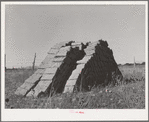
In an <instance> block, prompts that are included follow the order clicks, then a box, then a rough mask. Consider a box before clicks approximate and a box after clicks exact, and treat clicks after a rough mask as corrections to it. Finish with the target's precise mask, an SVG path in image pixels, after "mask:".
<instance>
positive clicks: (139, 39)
mask: <svg viewBox="0 0 149 122" xmlns="http://www.w3.org/2000/svg"><path fill="white" fill-rule="evenodd" d="M99 39H103V40H107V42H108V44H109V47H110V48H111V49H112V50H113V53H114V57H115V60H116V62H117V63H118V64H119V63H122V64H124V63H131V62H133V60H134V56H135V59H136V61H138V62H143V61H145V6H143V5H134V6H132V5H78V6H77V5H75V6H73V5H6V7H5V49H6V50H5V53H6V55H7V59H6V64H7V67H10V68H12V67H21V66H23V67H25V66H31V65H32V62H33V58H34V54H35V52H36V54H37V57H36V65H37V66H38V65H39V64H40V62H41V61H42V60H43V59H44V58H45V57H46V55H47V52H48V51H49V50H50V48H51V47H52V46H53V45H55V44H56V43H59V42H62V41H71V40H74V41H82V42H87V41H91V42H93V41H97V40H99Z"/></svg>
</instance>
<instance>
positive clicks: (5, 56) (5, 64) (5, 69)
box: [5, 54, 7, 70]
mask: <svg viewBox="0 0 149 122" xmlns="http://www.w3.org/2000/svg"><path fill="white" fill-rule="evenodd" d="M5 70H7V67H6V54H5Z"/></svg>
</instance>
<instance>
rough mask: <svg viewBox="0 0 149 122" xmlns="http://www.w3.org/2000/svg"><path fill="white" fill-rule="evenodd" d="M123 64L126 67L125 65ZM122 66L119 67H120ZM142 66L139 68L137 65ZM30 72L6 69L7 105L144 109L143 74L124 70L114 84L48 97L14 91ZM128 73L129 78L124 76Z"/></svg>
mask: <svg viewBox="0 0 149 122" xmlns="http://www.w3.org/2000/svg"><path fill="white" fill-rule="evenodd" d="M124 68H125V67H124ZM124 68H123V69H124ZM121 70H122V69H121ZM140 70H141V69H140ZM32 73H33V72H32V71H29V70H24V71H12V72H6V82H5V83H6V88H5V97H6V98H9V102H6V108H11V107H12V106H13V107H14V108H30V109H31V108H39V109H42V108H47V109H124V108H125V109H134V108H135V109H136V108H137V109H144V108H145V76H144V75H140V76H139V78H138V75H137V73H136V72H135V74H133V73H132V74H131V73H128V72H127V70H125V71H124V72H122V73H123V76H124V80H123V82H121V83H119V84H117V85H116V86H112V85H110V84H109V85H108V86H106V87H99V88H92V90H91V91H90V92H78V93H65V94H56V95H54V96H52V97H50V98H48V97H41V98H33V97H22V96H17V95H14V92H15V90H16V89H17V87H19V86H20V85H22V83H23V82H24V80H25V79H27V78H28V77H29V76H30V75H31V74H32ZM128 74H130V75H131V76H132V77H131V78H132V79H133V80H132V79H129V78H128V77H126V76H127V75H128ZM140 77H141V78H140Z"/></svg>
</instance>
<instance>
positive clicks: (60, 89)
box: [15, 40, 123, 97]
mask: <svg viewBox="0 0 149 122" xmlns="http://www.w3.org/2000/svg"><path fill="white" fill-rule="evenodd" d="M122 78H123V77H122V74H121V72H120V70H119V69H118V66H117V63H116V62H115V60H114V57H113V52H112V50H111V49H110V48H109V47H108V43H107V42H106V41H103V40H99V41H96V42H93V43H91V42H88V43H86V44H83V43H80V42H75V41H69V42H61V43H59V44H56V45H55V46H54V47H52V48H51V49H50V51H49V52H48V55H47V57H46V58H45V59H44V60H43V62H42V63H41V64H40V66H39V68H38V70H37V71H36V72H35V73H34V74H33V75H32V76H30V77H29V78H28V79H27V80H25V82H24V83H23V84H22V85H21V86H20V87H19V88H18V89H17V90H16V92H15V94H17V95H23V96H34V97H37V96H39V95H40V94H41V93H44V94H47V95H49V94H53V93H66V92H74V91H89V90H91V88H92V87H93V86H94V87H97V86H99V85H101V86H106V85H108V84H109V83H112V84H115V83H116V82H117V79H119V80H122Z"/></svg>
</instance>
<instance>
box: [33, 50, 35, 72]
mask: <svg viewBox="0 0 149 122" xmlns="http://www.w3.org/2000/svg"><path fill="white" fill-rule="evenodd" d="M35 60H36V53H35V56H34V61H33V71H34V68H35Z"/></svg>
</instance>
